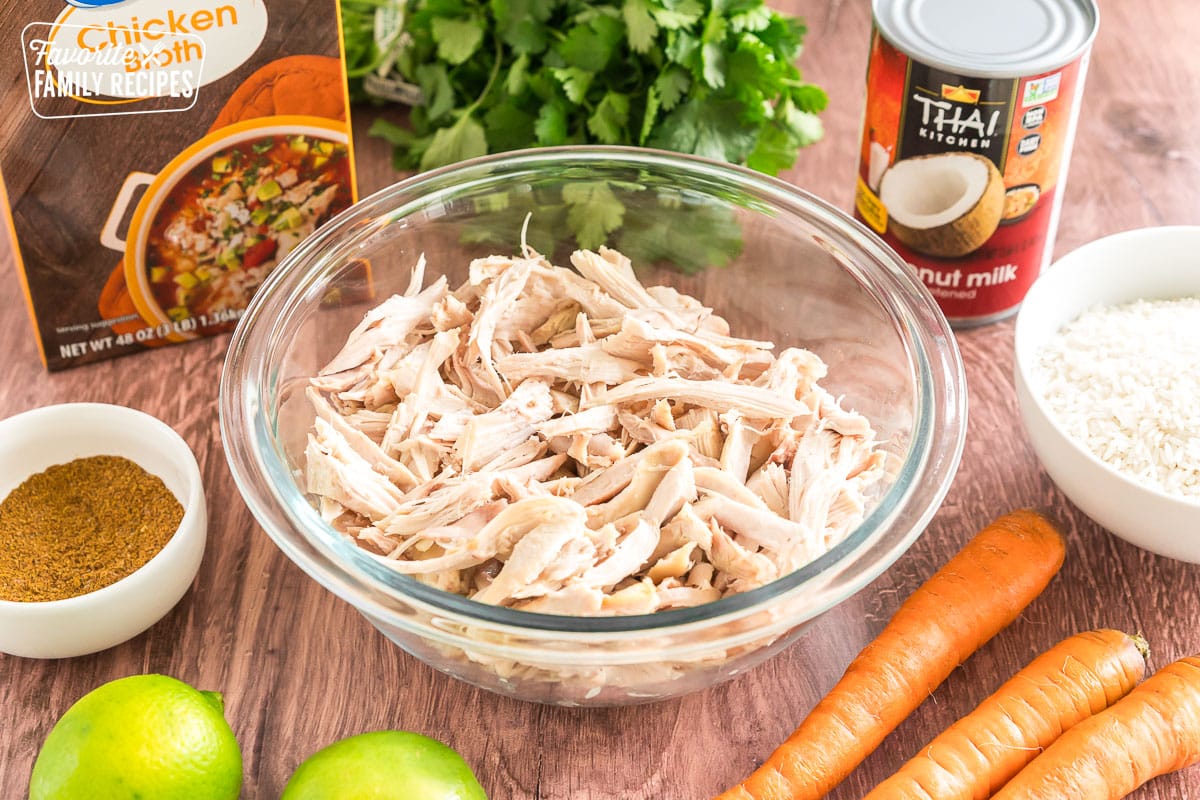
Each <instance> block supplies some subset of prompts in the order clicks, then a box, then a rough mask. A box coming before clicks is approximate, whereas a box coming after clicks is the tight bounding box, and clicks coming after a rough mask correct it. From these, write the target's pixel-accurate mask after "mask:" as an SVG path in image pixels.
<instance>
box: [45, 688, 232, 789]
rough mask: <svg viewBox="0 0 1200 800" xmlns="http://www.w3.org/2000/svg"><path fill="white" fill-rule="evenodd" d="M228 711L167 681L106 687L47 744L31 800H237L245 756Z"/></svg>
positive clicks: (67, 717) (71, 713) (78, 706)
mask: <svg viewBox="0 0 1200 800" xmlns="http://www.w3.org/2000/svg"><path fill="white" fill-rule="evenodd" d="M222 711H223V706H222V702H221V696H220V695H219V694H216V693H215V692H200V691H197V690H195V689H193V688H192V687H191V686H188V685H187V684H186V683H183V682H182V681H178V680H176V679H174V678H169V677H167V676H166V675H133V676H130V677H128V678H120V679H118V680H115V681H110V682H109V683H106V684H103V685H102V686H99V687H97V688H95V689H93V690H92V691H90V692H88V693H87V694H85V695H84V696H83V697H81V698H80V699H79V700H78V701H77V702H76V703H75V705H73V706H71V707H70V708H69V709H67V712H66V713H65V714H63V715H62V718H61V719H60V720H59V721H58V723H57V724H55V726H54V728H53V729H52V730H51V731H50V735H49V736H47V737H46V742H45V744H43V745H42V751H41V752H40V753H38V757H37V761H36V762H34V765H33V776H32V777H31V778H30V781H29V800H133V798H144V799H146V800H148V799H149V798H154V800H236V798H237V796H238V794H239V792H240V791H241V787H242V754H241V752H240V750H239V749H238V744H237V740H236V739H234V737H233V731H232V730H230V728H229V724H228V723H227V722H226V721H225V717H224V716H223V714H222Z"/></svg>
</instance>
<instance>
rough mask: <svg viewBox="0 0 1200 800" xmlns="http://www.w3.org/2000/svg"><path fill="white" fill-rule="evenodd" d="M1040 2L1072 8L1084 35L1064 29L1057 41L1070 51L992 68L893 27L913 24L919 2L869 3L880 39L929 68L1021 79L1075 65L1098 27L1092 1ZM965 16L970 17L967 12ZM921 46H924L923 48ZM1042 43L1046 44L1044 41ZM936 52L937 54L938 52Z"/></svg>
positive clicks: (874, 0) (1097, 12)
mask: <svg viewBox="0 0 1200 800" xmlns="http://www.w3.org/2000/svg"><path fill="white" fill-rule="evenodd" d="M1042 1H1043V2H1044V3H1046V4H1048V5H1052V6H1055V7H1061V8H1066V7H1073V8H1074V9H1075V10H1076V11H1078V12H1079V14H1080V18H1081V19H1083V21H1084V23H1085V25H1086V26H1087V27H1086V29H1085V30H1086V32H1084V30H1080V31H1079V32H1078V33H1073V31H1072V30H1071V29H1068V30H1066V31H1065V32H1064V34H1063V36H1061V37H1060V38H1061V39H1062V40H1063V41H1070V42H1071V43H1072V45H1073V46H1071V47H1070V48H1069V49H1064V50H1061V51H1060V50H1057V49H1051V50H1050V51H1049V53H1048V54H1045V55H1039V56H1038V57H1037V58H1029V59H1028V60H1024V61H1022V60H1020V59H1013V60H1010V61H1004V62H997V64H995V65H993V66H989V65H988V64H987V63H985V62H982V61H980V60H978V59H977V58H976V60H972V59H973V58H975V56H976V54H972V53H970V52H968V51H964V50H954V49H953V48H952V47H950V46H947V45H941V46H940V47H937V48H936V49H935V48H934V47H930V46H929V45H933V44H934V42H933V41H932V40H930V39H928V38H926V37H923V36H921V35H920V34H919V33H918V32H917V31H916V30H915V29H910V30H909V31H907V32H905V31H904V30H902V29H901V27H902V26H901V25H899V24H894V23H896V21H897V20H898V19H903V20H904V21H906V22H914V21H915V20H914V18H913V14H915V13H917V12H918V11H919V9H920V8H921V7H922V6H923V4H922V3H920V2H917V3H913V2H912V0H872V2H871V13H872V20H873V22H874V25H875V28H876V30H877V31H878V32H879V34H880V35H881V36H883V37H884V38H885V39H887V40H888V42H889V43H891V45H892V46H893V47H895V48H896V49H897V50H899V51H901V52H903V53H905V54H906V55H908V56H910V57H913V58H916V59H918V60H919V61H921V62H922V63H924V64H927V65H928V66H931V67H937V68H938V69H942V70H945V71H946V72H951V73H955V74H960V75H963V76H970V77H976V78H1022V77H1029V76H1034V75H1040V74H1042V73H1045V72H1051V71H1053V70H1056V69H1059V68H1061V67H1064V66H1066V65H1067V64H1071V63H1074V62H1075V61H1077V60H1078V59H1080V58H1081V57H1083V56H1084V55H1086V54H1087V52H1088V51H1089V49H1090V48H1091V46H1092V43H1093V42H1094V41H1095V38H1096V33H1097V31H1098V30H1099V28H1100V8H1099V6H1098V5H1097V3H1096V1H1095V0H1042ZM900 11H907V12H908V14H907V16H906V17H903V18H901V17H899V16H898V12H900ZM889 12H891V13H889ZM966 13H968V14H969V12H966ZM1077 37H1081V38H1077ZM923 44H924V45H926V46H922V45H923ZM1042 44H1043V45H1044V44H1045V41H1044V40H1043V41H1042ZM939 50H940V52H938V51H939ZM955 56H957V58H955Z"/></svg>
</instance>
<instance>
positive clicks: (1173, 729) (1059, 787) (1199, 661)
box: [992, 656, 1200, 800]
mask: <svg viewBox="0 0 1200 800" xmlns="http://www.w3.org/2000/svg"><path fill="white" fill-rule="evenodd" d="M1197 762H1200V656H1189V657H1188V658H1182V659H1180V660H1179V661H1175V662H1173V663H1171V664H1168V665H1167V666H1165V667H1163V668H1162V669H1160V670H1159V671H1158V672H1156V673H1154V674H1153V675H1151V676H1150V677H1149V678H1147V679H1146V680H1145V682H1143V683H1142V684H1141V685H1140V686H1138V687H1137V688H1136V689H1134V690H1133V691H1132V692H1130V693H1129V694H1128V695H1127V696H1126V697H1124V698H1123V699H1121V700H1119V701H1118V702H1117V703H1115V704H1114V705H1112V706H1111V707H1110V708H1107V709H1105V710H1104V711H1102V712H1100V713H1099V714H1097V715H1096V716H1094V717H1090V718H1088V719H1085V720H1084V721H1083V722H1081V723H1079V724H1078V725H1076V726H1075V727H1074V728H1071V729H1070V730H1069V731H1067V732H1066V733H1064V734H1063V735H1062V736H1060V737H1059V738H1058V740H1057V741H1055V742H1054V744H1052V745H1050V746H1049V747H1047V748H1046V751H1045V752H1044V753H1042V754H1041V755H1039V756H1038V757H1037V758H1035V759H1034V760H1033V761H1031V762H1030V763H1029V766H1027V767H1025V769H1023V770H1021V771H1020V772H1018V773H1017V777H1015V778H1013V779H1012V780H1011V781H1009V782H1008V783H1007V784H1005V786H1004V788H1003V789H1001V790H1000V791H999V792H996V794H995V795H993V796H992V797H993V800H1041V799H1042V798H1046V797H1056V798H1058V797H1061V798H1088V800H1117V798H1120V797H1124V796H1125V795H1127V794H1129V793H1130V792H1132V791H1133V790H1134V789H1136V788H1138V787H1139V786H1141V785H1142V784H1143V783H1145V782H1146V781H1148V780H1150V779H1151V778H1153V777H1155V776H1158V775H1165V774H1166V773H1168V772H1174V771H1175V770H1179V769H1183V768H1184V767H1189V766H1191V765H1192V764H1195V763H1197Z"/></svg>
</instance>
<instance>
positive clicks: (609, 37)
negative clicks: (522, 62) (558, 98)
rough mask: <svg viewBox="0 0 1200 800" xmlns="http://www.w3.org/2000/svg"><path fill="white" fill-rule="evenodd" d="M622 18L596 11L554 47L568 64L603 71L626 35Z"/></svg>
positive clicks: (593, 70)
mask: <svg viewBox="0 0 1200 800" xmlns="http://www.w3.org/2000/svg"><path fill="white" fill-rule="evenodd" d="M624 33H625V31H624V26H623V24H622V23H621V21H620V20H618V19H616V18H615V17H613V16H610V15H608V14H594V15H592V16H591V18H590V19H589V20H588V21H587V22H585V23H581V24H578V25H575V26H573V27H572V28H571V29H570V30H568V31H567V35H566V38H564V39H563V41H562V42H560V43H559V44H558V45H557V46H556V47H555V48H554V49H555V51H556V52H557V53H558V55H559V56H560V57H561V58H562V59H563V62H564V63H565V64H567V65H568V66H572V67H578V68H579V69H583V70H587V71H589V72H599V71H601V70H602V69H604V68H605V67H606V66H608V62H609V61H610V60H612V57H613V55H614V54H615V53H616V52H617V45H618V44H620V42H621V39H622V37H623V36H624Z"/></svg>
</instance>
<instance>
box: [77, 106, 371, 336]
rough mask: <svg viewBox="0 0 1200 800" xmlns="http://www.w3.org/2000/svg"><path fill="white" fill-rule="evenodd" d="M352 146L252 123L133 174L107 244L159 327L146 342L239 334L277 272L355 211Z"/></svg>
mask: <svg viewBox="0 0 1200 800" xmlns="http://www.w3.org/2000/svg"><path fill="white" fill-rule="evenodd" d="M348 139H349V137H348V136H347V133H346V130H345V128H344V126H341V125H339V124H337V123H335V122H333V121H331V120H326V119H322V118H320V117H306V116H300V115H294V116H277V117H269V118H263V119H253V120H245V121H243V122H238V123H234V124H232V125H229V126H226V127H223V128H219V129H217V130H215V131H213V132H212V133H210V134H208V135H207V136H205V137H203V138H202V139H200V140H198V141H197V142H195V143H194V144H193V145H191V146H190V147H188V148H187V149H186V150H184V151H183V152H181V153H180V154H179V155H178V156H177V157H176V158H175V159H173V160H172V161H171V162H170V163H168V164H167V165H166V167H164V168H163V170H162V171H161V172H159V173H158V174H157V175H153V174H150V173H146V172H137V171H135V172H131V173H130V174H129V175H128V177H127V178H126V179H125V182H124V184H123V185H122V186H121V189H120V191H119V192H118V194H117V198H116V200H115V202H114V203H113V206H112V210H111V211H110V213H109V216H108V219H107V220H106V222H105V224H104V228H103V230H102V231H101V235H100V241H101V242H102V243H103V244H104V245H105V246H106V247H110V248H112V249H113V250H117V251H121V252H123V253H124V262H123V267H124V276H125V283H126V285H127V286H128V287H129V292H130V298H131V299H132V301H133V304H134V306H135V307H136V308H137V311H138V313H139V314H140V315H141V317H142V318H143V319H144V320H145V321H146V323H147V324H148V325H149V326H150V327H148V328H144V329H141V330H139V331H138V335H139V336H143V337H145V338H146V339H165V340H168V341H184V340H186V339H193V338H196V337H198V336H202V335H208V334H211V333H215V332H219V331H222V330H228V329H231V328H232V327H233V325H234V323H236V322H237V320H238V318H239V317H240V315H241V309H242V308H244V307H245V305H246V302H247V301H248V300H249V298H250V296H251V294H253V292H254V290H255V289H256V288H257V287H258V285H259V284H260V283H262V281H263V279H264V278H265V277H266V276H267V274H268V273H269V272H270V271H271V269H272V268H273V267H274V266H275V264H276V262H277V261H278V260H279V259H280V258H282V257H283V256H284V255H286V254H287V253H288V252H289V251H290V250H291V249H292V248H293V247H295V246H296V245H297V244H298V243H299V242H300V241H301V240H302V239H303V238H304V237H305V236H307V235H308V234H310V233H312V231H313V230H314V229H315V228H316V227H317V226H318V225H319V224H321V223H322V222H324V221H325V220H326V219H328V218H330V217H332V216H333V215H334V214H336V213H337V212H339V211H341V210H343V209H345V208H346V207H347V206H349V205H350V202H351V200H352V198H351V196H350V192H349V191H348V187H349V186H350V177H349V174H350V169H351V166H350V158H349V152H348ZM143 186H145V187H147V188H146V190H145V192H144V193H143V194H142V195H141V199H140V200H138V201H137V204H136V206H135V207H134V210H133V214H132V217H131V218H130V222H129V228H128V232H127V234H126V235H125V237H124V238H122V236H121V235H120V232H119V229H120V226H121V222H122V221H123V219H124V218H125V217H126V215H127V212H128V210H129V207H130V205H131V204H132V202H133V198H134V196H135V195H136V194H137V191H138V190H139V189H140V188H141V187H143Z"/></svg>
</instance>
